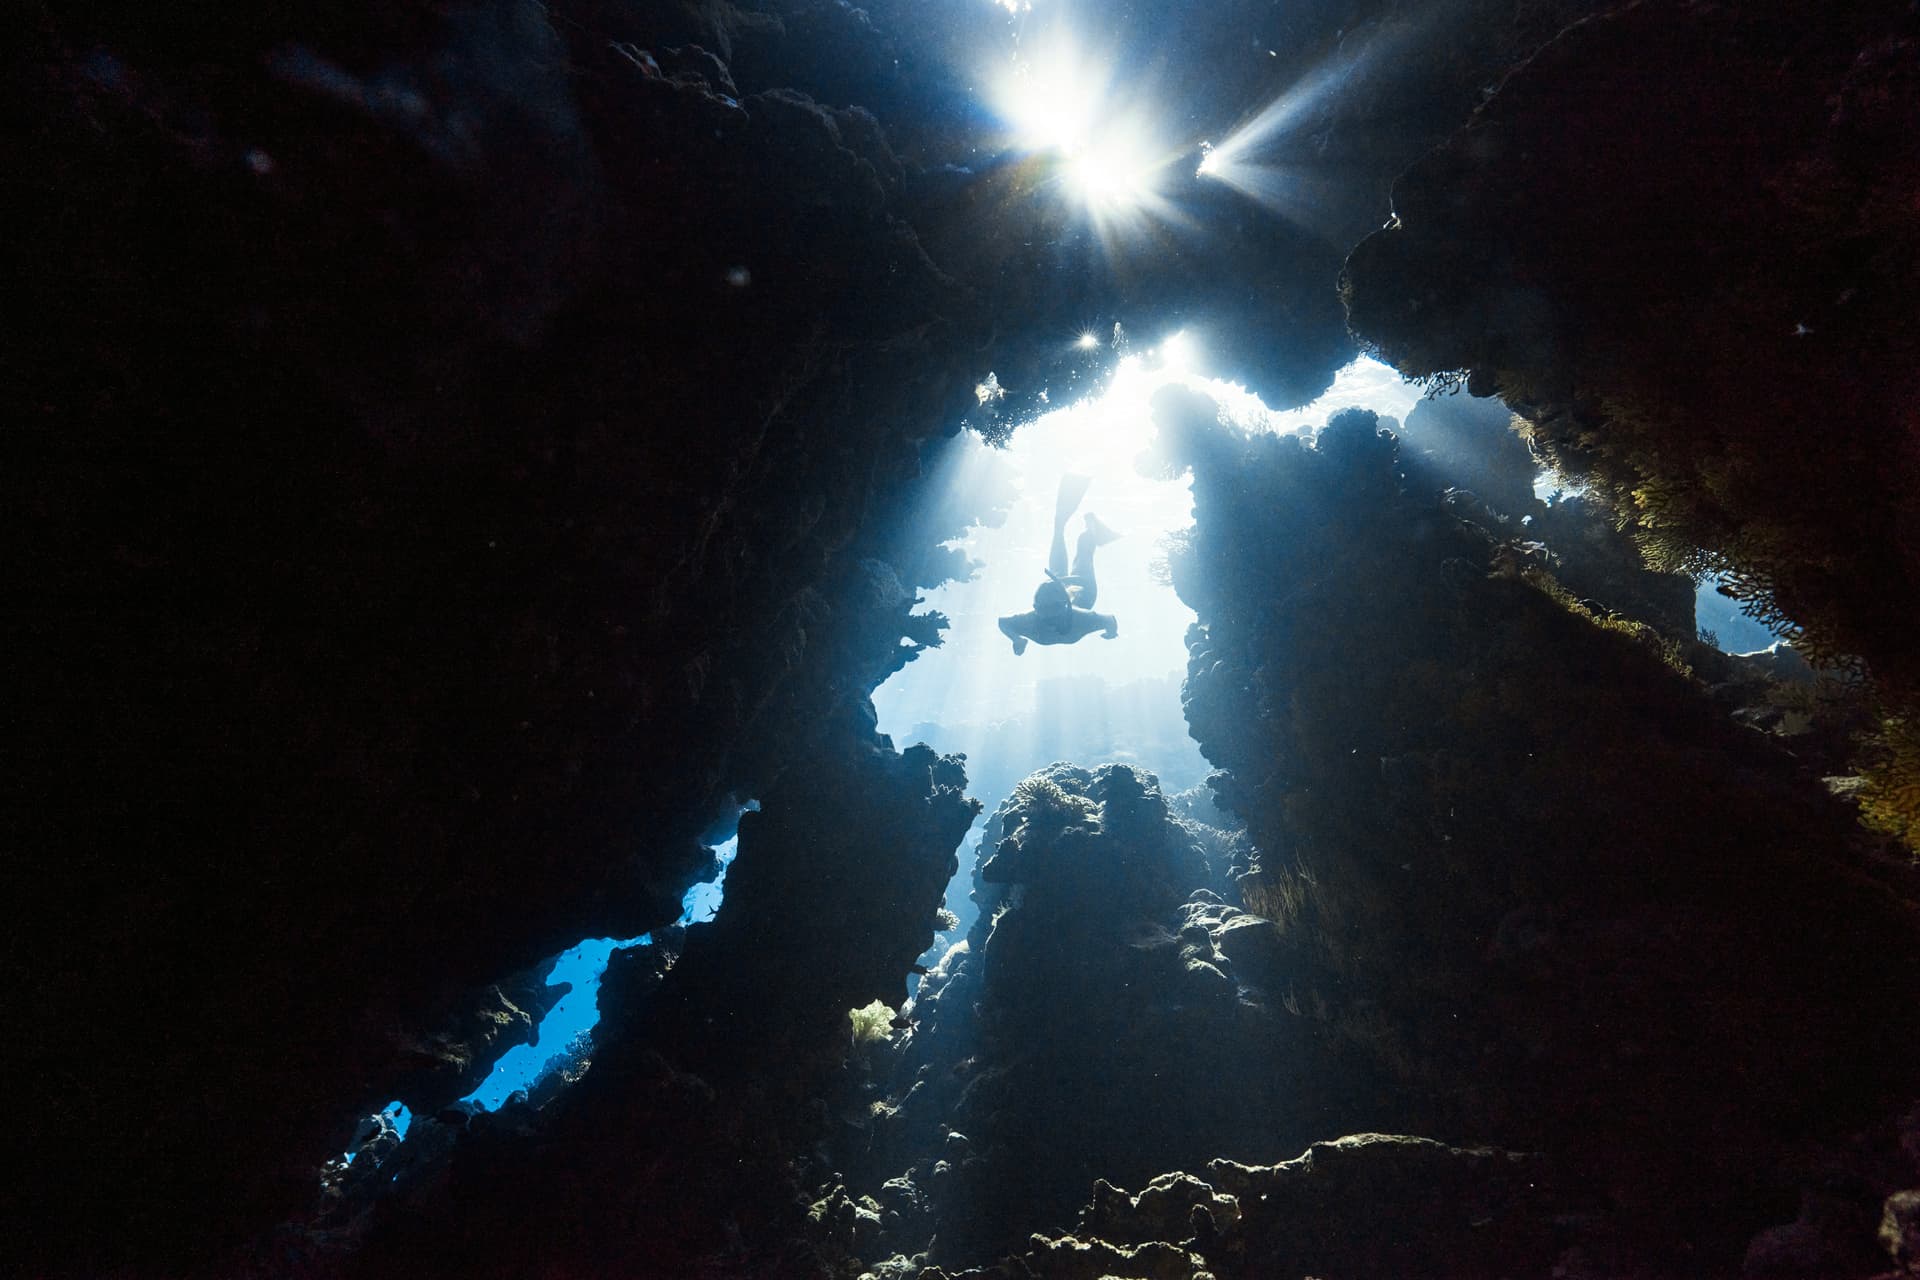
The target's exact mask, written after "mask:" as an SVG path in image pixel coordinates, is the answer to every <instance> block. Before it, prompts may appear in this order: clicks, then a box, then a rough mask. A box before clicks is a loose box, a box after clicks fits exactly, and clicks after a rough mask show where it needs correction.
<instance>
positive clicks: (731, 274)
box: [727, 266, 753, 289]
mask: <svg viewBox="0 0 1920 1280" xmlns="http://www.w3.org/2000/svg"><path fill="white" fill-rule="evenodd" d="M727 283H728V284H730V285H732V286H733V287H734V288H736V289H744V288H746V287H747V286H748V285H750V284H752V283H753V272H751V271H749V270H747V269H746V267H744V266H733V267H728V268H727Z"/></svg>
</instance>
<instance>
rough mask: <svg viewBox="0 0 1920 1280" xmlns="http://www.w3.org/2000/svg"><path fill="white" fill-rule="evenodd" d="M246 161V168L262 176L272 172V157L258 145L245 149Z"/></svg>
mask: <svg viewBox="0 0 1920 1280" xmlns="http://www.w3.org/2000/svg"><path fill="white" fill-rule="evenodd" d="M246 161H247V168H249V169H251V170H253V172H255V173H257V174H259V175H260V176H261V177H263V178H264V177H266V176H267V175H268V174H270V173H272V172H273V169H274V164H273V157H272V156H270V155H268V154H267V153H266V152H264V151H262V150H261V149H260V148H258V147H252V148H250V149H249V150H248V151H247V155H246Z"/></svg>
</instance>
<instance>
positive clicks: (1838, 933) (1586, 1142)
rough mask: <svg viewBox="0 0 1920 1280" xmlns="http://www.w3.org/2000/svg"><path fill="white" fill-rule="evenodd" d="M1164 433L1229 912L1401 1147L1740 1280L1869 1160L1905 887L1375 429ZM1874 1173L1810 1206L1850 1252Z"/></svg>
mask: <svg viewBox="0 0 1920 1280" xmlns="http://www.w3.org/2000/svg"><path fill="white" fill-rule="evenodd" d="M1161 408H1162V411H1163V417H1164V419H1165V422H1166V430H1167V438H1166V447H1167V449H1168V450H1169V453H1170V455H1171V456H1172V457H1173V458H1175V459H1176V460H1177V462H1178V463H1179V464H1185V465H1191V466H1192V468H1193V474H1194V492H1195V510H1196V525H1195V528H1194V531H1193V534H1192V537H1191V539H1190V541H1189V542H1187V544H1186V545H1185V546H1184V547H1182V548H1181V549H1180V550H1179V554H1178V555H1177V556H1176V558H1175V560H1174V565H1173V568H1174V580H1175V583H1176V586H1177V587H1178V588H1179V590H1180V591H1181V594H1182V596H1183V598H1184V599H1186V600H1187V601H1188V602H1189V603H1190V604H1192V605H1193V606H1194V608H1195V609H1196V610H1197V611H1198V613H1199V614H1200V624H1199V626H1198V627H1197V628H1196V630H1195V632H1194V635H1193V637H1192V641H1191V648H1192V660H1191V664H1190V667H1189V674H1188V686H1187V700H1188V701H1187V707H1188V717H1189V720H1190V723H1191V724H1192V726H1193V729H1194V732H1195V735H1196V737H1198V738H1199V740H1200V742H1201V744H1202V747H1203V749H1204V750H1205V751H1206V753H1207V755H1208V757H1209V759H1211V760H1213V761H1214V762H1215V764H1217V765H1219V766H1220V767H1221V768H1222V770H1223V773H1222V774H1220V775H1216V779H1215V787H1216V790H1217V791H1218V792H1219V794H1220V796H1221V799H1222V802H1223V803H1224V804H1225V805H1226V806H1227V807H1229V808H1231V809H1233V810H1235V811H1237V812H1239V813H1240V814H1242V815H1244V816H1245V817H1246V819H1247V823H1248V830H1249V834H1250V835H1251V837H1252V839H1253V842H1254V844H1255V846H1256V848H1257V849H1258V850H1259V851H1260V852H1259V861H1260V865H1259V867H1258V869H1257V870H1256V871H1254V872H1253V873H1252V874H1251V875H1249V876H1247V877H1245V878H1243V879H1241V880H1240V882H1239V888H1240V891H1241V893H1242V895H1243V897H1244V898H1245V900H1246V902H1247V905H1248V906H1250V907H1252V908H1253V909H1255V910H1256V911H1259V912H1260V913H1261V914H1263V915H1265V916H1267V917H1269V918H1271V919H1273V920H1274V921H1275V922H1276V923H1277V924H1278V925H1280V927H1281V929H1282V931H1283V933H1284V936H1285V938H1286V942H1287V957H1288V960H1287V964H1288V972H1289V973H1290V974H1291V975H1292V981H1293V986H1292V990H1291V993H1290V994H1291V998H1292V1000H1293V1002H1294V1003H1296V1004H1297V1005H1298V1006H1299V1007H1300V1009H1301V1010H1302V1012H1303V1016H1307V1017H1311V1018H1313V1019H1315V1020H1318V1021H1320V1022H1323V1023H1324V1024H1326V1025H1327V1026H1328V1027H1330V1028H1331V1029H1332V1030H1333V1031H1334V1033H1335V1034H1337V1035H1338V1036H1339V1037H1341V1038H1342V1039H1343V1040H1345V1041H1347V1042H1349V1043H1351V1044H1353V1045H1355V1046H1359V1047H1361V1048H1363V1049H1364V1050H1365V1052H1366V1053H1367V1054H1368V1056H1369V1057H1371V1058H1372V1060H1374V1061H1375V1062H1377V1063H1378V1064H1380V1065H1381V1066H1383V1067H1384V1068H1385V1069H1386V1070H1388V1071H1389V1072H1390V1073H1391V1074H1392V1075H1393V1077H1394V1078H1395V1079H1396V1080H1397V1081H1398V1085H1397V1088H1398V1089H1399V1090H1400V1091H1401V1093H1402V1094H1403V1096H1404V1098H1405V1100H1406V1102H1407V1104H1408V1105H1410V1106H1411V1107H1412V1108H1413V1110H1414V1111H1415V1112H1416V1113H1417V1114H1418V1121H1417V1127H1416V1128H1415V1129H1414V1130H1413V1131H1414V1132H1418V1133H1421V1134H1424V1135H1429V1136H1436V1137H1444V1138H1447V1139H1449V1140H1453V1141H1461V1140H1465V1141H1471V1142H1476V1143H1482V1142H1483V1143H1491V1144H1493V1145H1496V1146H1502V1147H1507V1148H1510V1149H1515V1150H1528V1151H1543V1152H1547V1153H1549V1154H1551V1155H1552V1156H1554V1157H1555V1158H1556V1159H1559V1160H1563V1161H1565V1164H1566V1166H1569V1167H1574V1168H1577V1169H1578V1170H1579V1171H1580V1175H1581V1178H1582V1179H1583V1180H1585V1181H1586V1185H1587V1189H1588V1190H1589V1191H1591V1192H1593V1193H1595V1194H1597V1195H1598V1196H1599V1197H1600V1198H1601V1199H1603V1200H1604V1201H1605V1202H1606V1203H1608V1204H1609V1205H1610V1206H1611V1210H1610V1213H1611V1215H1612V1217H1611V1219H1610V1223H1609V1226H1610V1229H1612V1230H1615V1231H1618V1232H1619V1233H1621V1237H1622V1240H1621V1241H1620V1242H1619V1243H1622V1244H1623V1246H1624V1245H1625V1244H1626V1242H1628V1241H1630V1250H1629V1252H1630V1255H1631V1257H1632V1258H1633V1260H1634V1265H1635V1266H1637V1267H1640V1268H1644V1269H1645V1271H1646V1272H1647V1273H1658V1274H1687V1273H1688V1271H1689V1268H1698V1269H1699V1270H1696V1271H1695V1272H1694V1273H1695V1274H1698V1273H1701V1272H1702V1271H1704V1272H1705V1273H1708V1274H1720V1273H1725V1272H1728V1271H1731V1270H1735V1269H1737V1267H1738V1265H1739V1260H1740V1258H1741V1256H1742V1250H1743V1249H1744V1248H1745V1247H1746V1245H1747V1243H1748V1241H1749V1239H1750V1238H1751V1237H1752V1236H1753V1235H1754V1234H1755V1233H1756V1232H1758V1231H1759V1230H1760V1229H1761V1228H1763V1227H1767V1226H1769V1225H1773V1224H1772V1222H1771V1221H1770V1217H1769V1215H1782V1218H1783V1220H1787V1219H1792V1218H1793V1216H1794V1207H1795V1204H1796V1196H1797V1195H1798V1194H1799V1192H1800V1190H1801V1189H1802V1186H1801V1183H1802V1182H1805V1181H1815V1182H1817V1181H1819V1180H1820V1178H1822V1177H1823V1176H1826V1173H1830V1172H1831V1171H1830V1170H1828V1171H1826V1172H1824V1173H1823V1171H1822V1169H1821V1168H1820V1167H1819V1166H1821V1164H1822V1161H1823V1160H1831V1161H1833V1162H1834V1163H1836V1164H1838V1165H1841V1166H1845V1165H1847V1164H1848V1161H1849V1157H1848V1156H1846V1155H1844V1154H1841V1153H1844V1152H1845V1151H1846V1149H1847V1145H1848V1143H1849V1141H1850V1140H1851V1139H1852V1138H1853V1136H1854V1135H1856V1134H1869V1135H1872V1142H1874V1143H1878V1144H1879V1145H1880V1146H1881V1147H1882V1148H1884V1149H1885V1150H1888V1151H1891V1150H1893V1149H1894V1147H1895V1144H1896V1142H1897V1137H1898V1118H1899V1117H1900V1116H1901V1115H1902V1114H1903V1113H1904V1111H1905V1109H1906V1108H1907V1107H1908V1106H1910V1105H1911V1102H1912V1097H1911V1094H1912V1092H1913V1088H1914V1083H1913V1082H1914V1080H1915V1079H1916V1076H1915V1074H1914V1073H1915V1069H1916V1067H1920V1063H1917V1062H1916V1061H1915V1050H1914V1045H1915V1043H1916V1041H1915V1031H1916V1027H1915V1025H1914V1015H1913V1014H1912V1013H1911V1011H1910V1007H1911V1002H1910V1001H1908V1000H1906V999H1905V998H1904V997H1903V996H1902V995H1901V994H1900V993H1901V992H1903V991H1905V990H1909V989H1910V984H1911V983H1912V981H1913V980H1914V978H1915V977H1916V965H1917V964H1920V933H1916V926H1917V924H1920V917H1917V916H1916V912H1915V902H1916V900H1917V898H1920V895H1916V893H1915V888H1916V886H1915V881H1914V877H1913V874H1912V871H1911V868H1910V866H1908V865H1907V864H1906V862H1905V860H1904V859H1902V858H1899V857H1897V856H1892V855H1891V851H1890V850H1888V849H1887V848H1885V846H1884V845H1883V843H1882V842H1881V841H1880V840H1879V839H1878V838H1876V837H1873V836H1871V835H1870V834H1869V833H1867V832H1865V831H1863V830H1862V829H1860V828H1859V826H1858V824H1857V822H1856V820H1855V815H1854V813H1853V812H1852V810H1851V809H1850V807H1849V806H1848V805H1847V804H1845V803H1844V802H1843V801H1840V800H1837V799H1836V798H1834V797H1833V796H1831V795H1829V794H1828V792H1827V790H1826V788H1825V787H1823V786H1822V785H1821V783H1820V780H1819V779H1818V777H1817V776H1814V774H1813V773H1812V772H1811V771H1809V770H1808V769H1806V768H1805V767H1804V766H1803V765H1802V763H1801V762H1800V761H1798V760H1796V759H1795V758H1794V757H1793V756H1792V755H1790V754H1789V753H1787V752H1786V751H1785V750H1783V749H1782V748H1781V747H1780V746H1779V745H1778V740H1777V739H1769V738H1768V737H1766V736H1765V735H1762V734H1760V733H1757V732H1754V731H1753V730H1752V729H1749V728H1745V727H1741V726H1739V725H1737V724H1736V723H1735V722H1734V721H1733V720H1732V719H1731V718H1729V717H1728V716H1727V714H1726V711H1725V708H1724V707H1722V706H1719V705H1717V704H1715V702H1714V701H1713V700H1712V699H1711V698H1710V697H1709V696H1708V693H1707V690H1706V689H1705V687H1704V686H1703V685H1702V684H1701V683H1700V682H1699V681H1698V680H1696V679H1695V678H1694V677H1693V675H1692V673H1691V671H1690V669H1689V668H1688V667H1687V665H1686V654H1687V652H1688V650H1687V648H1686V647H1685V646H1682V645H1680V644H1676V643H1675V642H1674V641H1673V640H1671V639H1666V638H1662V637H1661V636H1660V634H1659V633H1658V632H1657V631H1656V630H1654V629H1653V628H1651V627H1648V626H1646V625H1645V624H1638V623H1634V622H1631V621H1629V620H1626V619H1624V618H1622V617H1619V616H1609V617H1604V618H1603V617H1598V616H1596V615H1594V614H1593V613H1591V612H1590V611H1588V610H1587V609H1586V608H1584V607H1583V606H1581V605H1580V604H1579V603H1578V601H1577V600H1575V599H1574V598H1573V597H1572V596H1571V594H1570V593H1568V592H1567V591H1566V590H1565V588H1564V587H1562V586H1561V585H1560V584H1559V583H1558V582H1557V581H1556V580H1555V579H1554V578H1553V577H1552V576H1551V575H1550V574H1549V573H1548V572H1547V571H1546V570H1545V569H1544V568H1542V567H1540V566H1539V565H1538V564H1535V563H1529V557H1530V555H1532V554H1533V551H1532V548H1530V547H1529V546H1528V545H1527V544H1526V543H1522V542H1518V541H1517V540H1514V539H1511V538H1507V539H1500V538H1496V537H1494V536H1492V535H1490V534H1489V532H1488V530H1487V529H1486V528H1485V527H1484V526H1483V525H1481V524H1478V523H1475V522H1474V521H1473V520H1472V519H1470V518H1467V517H1466V516H1465V515H1464V514H1463V513H1462V510H1461V508H1460V507H1459V506H1458V505H1457V504H1451V505H1450V504H1448V503H1446V502H1444V501H1441V500H1438V499H1436V497H1435V496H1433V495H1432V494H1431V492H1430V491H1424V490H1421V489H1419V488H1417V487H1414V486H1411V485H1407V484H1404V483H1403V481H1402V478H1401V472H1400V469H1399V468H1398V466H1397V463H1396V443H1395V441H1394V439H1393V437H1392V436H1391V435H1390V434H1387V433H1383V432H1380V431H1379V430H1377V427H1376V422H1375V420H1374V418H1373V415H1371V414H1368V413H1364V412H1358V411H1356V412H1352V413H1348V414H1343V415H1340V416H1338V417H1336V418H1335V419H1334V421H1332V422H1331V423H1330V424H1329V425H1328V426H1327V428H1326V429H1325V430H1323V431H1322V432H1321V433H1320V435H1319V438H1318V440H1317V442H1316V443H1315V444H1313V445H1307V444H1303V443H1302V442H1301V441H1299V440H1298V439H1289V438H1277V437H1273V436H1247V435H1244V434H1241V433H1239V432H1237V431H1235V430H1233V429H1231V428H1227V427H1223V426H1220V425H1218V424H1217V423H1215V422H1213V421H1212V418H1213V413H1212V406H1211V405H1210V404H1209V403H1207V402H1205V401H1204V400H1198V399H1195V398H1192V397H1187V396H1178V395H1174V394H1171V393H1169V394H1167V395H1166V396H1165V398H1164V399H1163V401H1162V403H1161ZM1863 1141H1865V1140H1863ZM1861 1160H1862V1162H1864V1163H1865V1164H1867V1165H1871V1163H1872V1162H1871V1161H1870V1160H1866V1159H1865V1157H1861ZM1899 1170H1900V1161H1899V1160H1897V1159H1895V1160H1892V1161H1891V1162H1890V1163H1889V1164H1888V1165H1887V1166H1886V1167H1885V1168H1875V1169H1874V1170H1873V1176H1869V1175H1868V1174H1867V1173H1866V1172H1863V1171H1862V1169H1861V1168H1858V1167H1856V1168H1853V1169H1852V1170H1851V1172H1850V1176H1852V1177H1853V1178H1854V1179H1855V1181H1852V1182H1848V1183H1846V1190H1845V1192H1843V1193H1836V1194H1837V1195H1839V1198H1841V1199H1843V1200H1844V1199H1846V1198H1847V1197H1848V1196H1852V1197H1854V1198H1855V1201H1856V1202H1855V1203H1853V1204H1852V1206H1851V1208H1852V1209H1853V1210H1854V1211H1857V1212H1858V1213H1859V1214H1861V1215H1872V1216H1874V1217H1875V1219H1876V1220H1877V1210H1878V1201H1879V1198H1880V1197H1883V1196H1884V1195H1885V1194H1887V1193H1888V1192H1889V1191H1891V1190H1893V1189H1894V1187H1893V1186H1890V1185H1887V1184H1886V1183H1885V1182H1884V1181H1883V1182H1881V1183H1880V1184H1878V1185H1874V1183H1873V1177H1874V1176H1877V1177H1880V1178H1883V1179H1885V1178H1892V1179H1895V1180H1897V1179H1898V1178H1899V1177H1900V1176H1902V1175H1901V1174H1900V1172H1899ZM1834 1176H1835V1177H1838V1175H1834ZM1905 1176H1907V1177H1909V1178H1910V1177H1911V1176H1912V1172H1911V1171H1908V1173H1907V1174H1906V1175H1905ZM1828 1190H1831V1185H1829V1186H1828ZM1851 1243H1852V1245H1853V1246H1854V1247H1855V1248H1856V1250H1864V1253H1865V1256H1866V1257H1867V1259H1868V1261H1870V1260H1871V1257H1872V1255H1873V1253H1874V1250H1873V1249H1872V1246H1871V1232H1870V1231H1863V1232H1862V1233H1860V1234H1859V1235H1857V1236H1855V1237H1852V1238H1851ZM1836 1247H1838V1246H1836ZM1848 1262H1851V1263H1859V1257H1857V1256H1856V1257H1854V1258H1852V1259H1850V1260H1846V1261H1841V1260H1835V1265H1836V1266H1841V1267H1844V1265H1847V1263H1848ZM1637 1273H1639V1272H1636V1274H1637Z"/></svg>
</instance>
